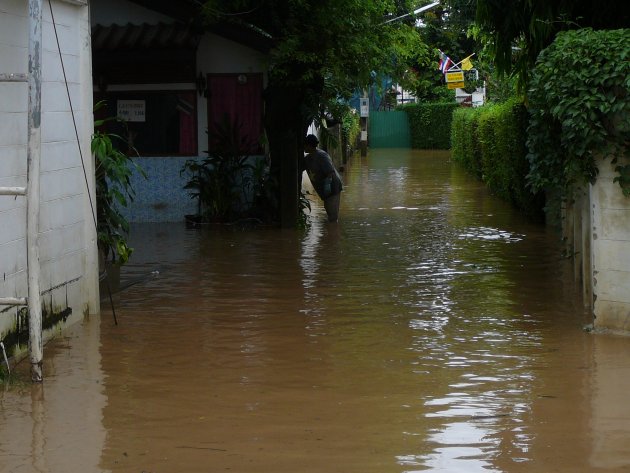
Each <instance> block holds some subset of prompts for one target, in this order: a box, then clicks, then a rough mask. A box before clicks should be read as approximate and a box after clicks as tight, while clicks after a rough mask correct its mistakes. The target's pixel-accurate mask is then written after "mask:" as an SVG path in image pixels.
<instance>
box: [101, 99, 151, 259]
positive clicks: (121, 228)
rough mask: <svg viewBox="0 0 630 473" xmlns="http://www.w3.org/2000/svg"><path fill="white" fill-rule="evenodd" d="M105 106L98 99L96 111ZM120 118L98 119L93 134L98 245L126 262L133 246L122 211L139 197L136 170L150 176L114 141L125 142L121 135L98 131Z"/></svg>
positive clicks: (106, 257) (106, 256) (111, 256)
mask: <svg viewBox="0 0 630 473" xmlns="http://www.w3.org/2000/svg"><path fill="white" fill-rule="evenodd" d="M104 106H105V102H103V101H101V102H98V103H97V104H96V105H95V106H94V111H95V112H96V111H97V110H99V109H100V108H102V107H104ZM111 120H116V119H115V118H106V119H103V120H95V121H94V128H95V130H96V131H95V132H94V134H93V135H92V145H91V148H92V153H93V154H94V156H95V158H96V217H97V238H98V248H99V251H100V252H101V253H102V254H103V256H104V257H105V259H106V260H109V261H111V262H112V263H118V264H125V263H126V262H127V261H128V260H129V257H130V256H131V253H132V252H133V248H131V247H130V246H129V245H128V243H127V236H128V234H129V222H128V221H127V219H126V218H125V216H124V215H123V213H122V212H121V207H126V206H127V205H128V204H129V203H130V202H132V201H133V199H134V197H135V191H134V189H133V186H132V184H131V176H132V175H133V172H134V170H135V171H137V172H138V173H139V174H140V175H142V176H143V177H145V178H146V174H145V173H144V171H143V170H142V169H141V168H140V167H139V166H138V165H137V164H136V163H134V162H133V160H132V159H131V157H130V156H128V155H127V154H126V153H124V152H122V151H120V150H119V149H118V148H117V147H116V146H115V145H114V140H116V141H119V142H120V143H125V140H124V139H123V138H121V137H120V136H118V135H115V134H111V133H107V132H106V131H100V130H98V128H99V127H102V126H103V125H105V123H106V122H108V121H111Z"/></svg>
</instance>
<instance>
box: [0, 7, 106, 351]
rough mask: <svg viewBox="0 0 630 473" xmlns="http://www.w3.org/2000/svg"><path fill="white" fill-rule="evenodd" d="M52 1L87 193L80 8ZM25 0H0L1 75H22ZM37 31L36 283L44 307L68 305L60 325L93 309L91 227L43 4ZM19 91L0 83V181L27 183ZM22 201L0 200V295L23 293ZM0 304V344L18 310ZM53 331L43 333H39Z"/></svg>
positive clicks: (84, 28)
mask: <svg viewBox="0 0 630 473" xmlns="http://www.w3.org/2000/svg"><path fill="white" fill-rule="evenodd" d="M76 3H77V2H74V3H71V2H67V1H63V0H55V1H53V2H52V8H53V12H54V18H55V23H56V26H57V34H58V36H59V43H60V48H61V57H62V58H63V61H64V66H65V73H66V77H67V81H68V87H69V91H70V96H71V99H72V106H73V109H74V111H75V117H76V123H77V128H78V135H79V141H80V145H81V149H82V153H83V159H84V161H85V166H86V167H85V174H86V175H87V176H88V181H89V185H90V186H91V188H92V190H93V188H94V177H93V176H94V166H93V162H92V157H91V152H90V137H91V134H92V130H93V117H92V74H91V68H92V66H91V46H90V25H89V11H88V7H87V5H77V4H76ZM27 4H28V2H27V1H26V0H0V72H3V73H11V72H14V73H16V72H19V73H25V72H27V67H28V66H27V64H28V16H27V15H28V12H27ZM42 10H43V25H42V49H43V51H42V122H41V136H42V145H41V149H42V156H41V199H40V202H41V213H40V220H39V225H40V234H39V245H40V263H41V280H40V286H41V290H42V291H43V293H44V297H43V299H42V301H43V305H44V306H45V307H46V308H48V309H50V308H52V309H53V310H54V311H58V310H63V309H65V308H66V307H68V306H69V307H71V308H72V315H71V317H70V318H69V319H68V323H72V322H74V321H77V320H79V319H81V318H82V317H83V315H84V314H85V313H97V312H98V311H99V304H98V267H97V261H98V259H97V250H96V231H95V228H94V220H93V218H92V214H91V208H90V203H89V199H88V193H87V185H86V179H85V177H84V171H83V167H82V162H81V156H80V153H79V148H78V146H77V138H76V134H75V129H74V125H73V121H72V114H71V112H70V105H69V101H68V95H67V91H66V85H65V84H66V81H65V79H64V73H63V70H62V66H61V61H60V55H59V50H58V48H57V41H56V38H55V32H54V28H53V23H52V17H51V12H50V8H49V6H48V2H44V3H43V9H42ZM27 92H28V91H27V85H26V84H23V83H0V185H2V186H17V185H22V186H23V185H26V140H27V107H28V101H27ZM25 205H26V200H25V198H23V197H18V198H11V197H2V196H0V294H1V295H2V296H11V297H23V296H25V295H26V293H27V273H26V241H25V238H26V224H25V221H26V209H25ZM6 309H7V307H0V339H1V338H3V337H4V336H5V335H6V334H7V331H10V330H11V329H12V328H13V326H14V324H15V320H16V314H17V309H15V308H12V309H9V310H6ZM50 335H52V332H49V333H47V334H46V335H45V336H46V337H48V336H50Z"/></svg>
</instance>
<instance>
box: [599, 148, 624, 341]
mask: <svg viewBox="0 0 630 473" xmlns="http://www.w3.org/2000/svg"><path fill="white" fill-rule="evenodd" d="M614 168H615V165H613V164H611V163H610V160H605V161H602V162H600V163H599V176H598V178H597V182H595V184H594V185H592V186H591V188H590V201H591V209H592V216H591V221H592V232H593V234H592V255H591V261H592V269H593V296H594V315H595V328H597V329H608V330H614V331H624V332H628V333H630V198H628V197H625V196H624V195H623V193H622V192H621V188H620V187H619V184H617V183H614V182H613V179H614V177H615V176H616V175H617V173H615V171H614Z"/></svg>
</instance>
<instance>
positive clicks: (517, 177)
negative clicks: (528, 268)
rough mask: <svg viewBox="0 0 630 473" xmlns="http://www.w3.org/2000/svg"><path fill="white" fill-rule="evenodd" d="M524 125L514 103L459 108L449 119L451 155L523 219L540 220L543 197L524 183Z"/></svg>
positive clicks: (524, 117) (524, 114)
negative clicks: (451, 118) (528, 217)
mask: <svg viewBox="0 0 630 473" xmlns="http://www.w3.org/2000/svg"><path fill="white" fill-rule="evenodd" d="M527 122H528V116H527V111H526V109H525V106H524V105H523V103H522V102H521V101H519V100H516V99H512V100H509V101H507V102H505V103H502V104H497V105H486V106H484V107H479V108H472V109H471V108H460V109H458V110H456V111H455V113H454V115H453V126H452V133H451V136H452V138H451V139H452V142H453V148H452V153H453V154H452V155H453V159H454V160H455V161H458V162H460V163H461V164H462V165H463V166H464V167H465V168H466V169H467V170H468V171H469V172H471V173H472V174H474V175H475V176H476V177H477V178H479V179H481V180H482V181H483V182H484V183H485V184H486V185H487V186H488V189H490V191H491V192H492V193H494V194H496V195H497V196H499V197H501V198H502V199H504V200H506V201H508V202H511V203H512V204H513V205H515V206H516V207H517V208H519V209H520V210H521V211H523V212H524V213H525V214H526V215H528V216H530V217H533V218H542V215H543V210H542V209H543V206H544V198H543V195H542V193H538V194H533V193H532V192H531V191H530V189H529V188H528V187H527V181H526V179H527V175H528V173H529V161H528V160H527V148H526V146H525V140H526V133H525V130H526V128H527Z"/></svg>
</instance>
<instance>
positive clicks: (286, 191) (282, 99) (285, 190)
mask: <svg viewBox="0 0 630 473" xmlns="http://www.w3.org/2000/svg"><path fill="white" fill-rule="evenodd" d="M303 97H304V93H303V91H302V90H301V89H298V88H289V87H285V86H282V85H277V84H269V86H267V89H266V90H265V130H266V131H267V138H268V140H269V152H270V155H271V174H272V176H274V177H275V178H276V179H277V182H278V183H279V193H280V195H279V199H278V201H279V202H280V225H281V226H282V227H283V228H292V227H295V226H296V224H297V217H298V211H299V206H298V203H299V195H300V183H299V176H298V159H299V157H300V156H301V155H302V140H303V136H302V135H303V133H304V131H303V128H304V127H303V121H304V120H303V117H302V115H301V112H300V110H301V104H302V98H303Z"/></svg>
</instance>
